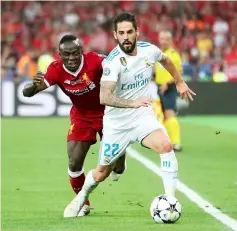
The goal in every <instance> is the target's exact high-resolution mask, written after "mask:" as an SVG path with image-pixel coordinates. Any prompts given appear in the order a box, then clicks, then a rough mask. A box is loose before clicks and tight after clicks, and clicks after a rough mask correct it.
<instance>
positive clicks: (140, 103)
mask: <svg viewBox="0 0 237 231" xmlns="http://www.w3.org/2000/svg"><path fill="white" fill-rule="evenodd" d="M151 103H152V101H151V99H150V98H148V97H142V98H140V99H137V100H134V102H133V107H134V108H139V107H148V106H149V105H151Z"/></svg>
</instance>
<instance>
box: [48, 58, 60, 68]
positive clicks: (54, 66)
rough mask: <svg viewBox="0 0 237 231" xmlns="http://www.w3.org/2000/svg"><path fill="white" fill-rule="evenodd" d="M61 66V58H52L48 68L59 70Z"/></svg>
mask: <svg viewBox="0 0 237 231" xmlns="http://www.w3.org/2000/svg"><path fill="white" fill-rule="evenodd" d="M62 68H63V63H62V61H61V60H54V61H53V62H52V63H51V64H50V65H49V66H48V70H52V71H59V70H61V69H62Z"/></svg>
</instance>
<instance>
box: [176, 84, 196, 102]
mask: <svg viewBox="0 0 237 231" xmlns="http://www.w3.org/2000/svg"><path fill="white" fill-rule="evenodd" d="M176 88H177V91H178V93H179V94H180V96H181V99H185V101H188V100H189V99H190V100H192V101H193V96H192V95H196V93H195V92H193V91H192V90H191V89H190V88H189V87H188V85H187V84H186V83H185V82H184V81H181V82H178V83H176Z"/></svg>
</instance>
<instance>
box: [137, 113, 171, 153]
mask: <svg viewBox="0 0 237 231" xmlns="http://www.w3.org/2000/svg"><path fill="white" fill-rule="evenodd" d="M136 133H137V140H138V142H139V143H141V144H142V145H143V146H144V147H147V148H150V149H152V150H154V151H156V152H158V153H160V154H161V153H165V152H170V151H171V150H172V145H171V141H170V138H169V136H168V134H167V131H166V129H165V127H164V126H163V125H162V124H161V122H160V121H159V120H158V119H157V118H156V117H155V116H154V115H150V116H147V117H143V118H142V121H140V124H139V125H138V127H137V129H136Z"/></svg>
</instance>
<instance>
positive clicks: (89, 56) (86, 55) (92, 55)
mask: <svg viewBox="0 0 237 231" xmlns="http://www.w3.org/2000/svg"><path fill="white" fill-rule="evenodd" d="M105 57H106V56H105V55H103V54H98V53H97V52H93V51H92V52H88V53H84V58H85V59H86V60H89V61H90V60H93V61H95V60H98V61H99V62H101V61H102V60H103V59H104V58H105Z"/></svg>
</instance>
